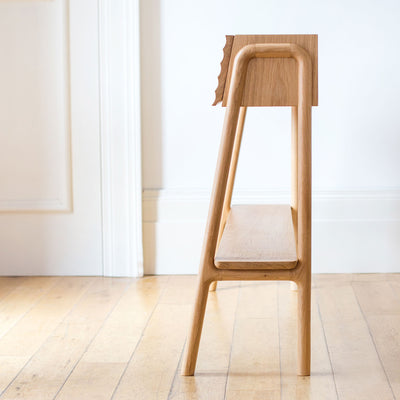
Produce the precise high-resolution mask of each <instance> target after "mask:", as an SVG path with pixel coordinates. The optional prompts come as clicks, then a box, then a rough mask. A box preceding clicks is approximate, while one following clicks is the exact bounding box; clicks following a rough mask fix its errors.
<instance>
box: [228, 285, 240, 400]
mask: <svg viewBox="0 0 400 400" xmlns="http://www.w3.org/2000/svg"><path fill="white" fill-rule="evenodd" d="M241 293H242V283H241V282H240V284H239V289H238V295H237V299H236V308H235V320H234V322H233V329H232V338H231V348H230V352H229V362H228V368H227V371H226V380H225V389H224V400H226V391H227V389H228V379H229V372H230V369H231V360H232V347H233V339H234V337H235V331H236V322H237V311H238V308H239V300H240V296H241Z"/></svg>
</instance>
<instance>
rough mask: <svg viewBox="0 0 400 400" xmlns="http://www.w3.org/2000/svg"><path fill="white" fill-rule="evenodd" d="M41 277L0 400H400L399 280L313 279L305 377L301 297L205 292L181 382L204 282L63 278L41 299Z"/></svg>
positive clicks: (31, 282)
mask: <svg viewBox="0 0 400 400" xmlns="http://www.w3.org/2000/svg"><path fill="white" fill-rule="evenodd" d="M35 279H37V278H32V277H27V278H25V279H23V280H22V279H21V281H20V282H21V285H18V287H19V289H21V290H19V291H18V293H19V294H20V297H19V298H18V297H17V295H16V293H15V297H14V302H15V303H19V302H21V304H24V298H25V294H27V296H26V300H28V299H30V300H31V301H32V308H31V309H30V311H28V312H27V313H25V314H24V315H23V316H21V319H20V320H19V321H18V322H17V323H16V325H15V326H19V328H18V329H16V328H12V329H11V331H13V332H14V336H15V341H14V343H12V342H11V341H9V340H10V339H7V342H8V344H9V346H10V347H9V351H8V355H7V354H6V353H5V352H3V353H2V355H0V369H1V374H0V389H1V392H0V393H1V394H0V399H1V400H4V399H11V398H12V399H16V398H24V399H29V400H43V399H46V398H54V391H56V392H58V395H57V397H56V399H58V400H60V399H68V400H69V399H81V398H82V399H85V400H86V399H89V400H90V399H96V400H111V398H113V400H115V399H118V398H126V399H159V400H172V399H181V400H224V399H245V400H248V399H259V398H272V399H274V398H277V399H281V400H293V399H298V400H304V399H310V400H320V399H324V400H325V399H326V400H334V399H338V400H354V399H363V400H369V399H373V400H376V399H383V400H385V399H392V400H393V399H395V398H399V390H400V387H399V380H398V377H399V376H400V370H399V368H400V366H399V362H398V360H399V357H400V340H399V338H400V330H399V326H400V325H399V324H400V319H399V317H400V314H399V312H398V311H399V310H398V305H399V303H400V298H399V292H398V289H399V288H400V286H399V284H400V274H362V275H359V274H356V275H352V274H347V275H346V274H339V275H338V274H331V275H329V274H327V275H314V278H313V279H314V287H313V297H312V313H311V318H312V335H313V341H312V349H313V351H312V369H311V376H309V377H299V376H297V371H296V354H295V349H296V342H297V340H296V334H295V327H296V324H297V316H296V313H297V312H296V308H297V296H296V293H294V292H291V291H290V290H289V284H288V282H278V283H277V282H221V283H220V286H219V290H218V291H217V292H214V293H211V294H209V304H208V308H207V315H206V317H205V321H204V334H203V338H202V342H201V351H200V353H199V357H198V366H197V371H196V372H197V373H196V375H195V376H193V377H192V376H191V377H182V376H180V375H179V369H178V362H179V358H180V355H181V354H182V346H183V337H184V333H185V331H186V329H187V325H188V317H189V313H190V312H189V307H190V306H191V305H192V301H193V298H194V296H193V295H194V293H193V290H194V288H195V284H196V277H194V276H182V277H181V276H171V277H169V276H154V277H146V278H143V279H138V280H131V279H130V280H129V282H130V283H128V284H129V286H128V287H127V289H126V291H125V292H123V286H124V284H123V283H121V280H120V279H115V278H102V279H101V280H103V279H104V280H105V282H103V283H102V284H101V283H100V281H99V278H95V277H92V278H71V277H69V278H63V277H59V278H56V281H57V282H56V284H55V286H52V285H53V284H54V280H53V279H54V278H40V279H39V280H40V281H41V283H40V286H41V287H43V288H47V287H49V288H48V289H45V293H43V297H42V298H40V299H39V301H38V300H37V299H35V298H34V297H32V296H31V294H32V293H31V292H30V290H31V289H33V288H34V287H39V286H38V285H39V280H38V281H37V282H35ZM46 280H48V282H47V283H46ZM9 282H10V285H12V280H10V281H9ZM82 284H83V286H82ZM120 285H121V286H120ZM12 287H13V286H12ZM24 287H26V289H24ZM78 288H79V289H78ZM4 289H6V286H4ZM14 289H15V287H14ZM14 289H13V290H14ZM13 290H11V292H13ZM82 290H83V292H82ZM11 292H10V293H11ZM117 293H119V294H117ZM180 294H182V295H180ZM119 296H122V297H119ZM68 305H69V308H68ZM110 308H112V311H111V313H110V312H108V311H109V310H110ZM15 310H16V312H17V314H18V313H19V311H18V306H17V307H16V308H15ZM50 310H52V311H51V312H50ZM153 311H154V312H153ZM9 313H10V315H11V316H12V309H11V308H10V309H9ZM90 314H93V315H92V316H91V315H90ZM18 315H19V314H18ZM39 326H43V327H46V332H47V335H45V331H44V330H42V329H41V328H40V327H39ZM99 326H100V329H99ZM51 328H53V329H52V330H51V331H50V329H51ZM118 328H119V329H118ZM18 332H20V333H18ZM35 332H37V334H38V337H37V338H36V339H37V340H39V342H36V343H42V345H41V346H39V347H38V348H36V350H35V349H33V348H32V344H33V343H32V338H31V336H34V333H35ZM9 335H10V334H9V333H7V334H6V335H5V337H9ZM44 337H45V339H44V341H43V338H44ZM68 337H69V338H70V339H71V340H69V339H68ZM73 338H74V339H73ZM24 340H25V341H26V344H25V343H24ZM0 341H1V339H0ZM57 343H58V344H57ZM62 343H64V344H65V346H64V345H63V344H62ZM84 343H89V345H86V346H84ZM28 349H31V350H30V352H29V353H28V352H27V350H28ZM3 350H4V348H3ZM18 354H19V355H18ZM67 354H69V355H70V356H71V358H68V357H66V356H67ZM79 354H81V355H82V358H80V361H79V362H78V363H76V366H75V368H73V371H72V373H71V374H68V373H67V374H66V371H68V370H71V367H70V364H71V363H73V361H74V360H75V361H76V360H77V358H76V357H77V356H78V358H79V357H80V356H79ZM27 357H29V358H30V357H32V362H30V363H28V364H27ZM69 360H70V362H69ZM34 365H35V366H36V367H35V368H33V366H34ZM39 367H40V368H39ZM40 371H41V372H40ZM15 376H18V377H19V378H17V379H16V380H14V378H15ZM228 376H229V377H228ZM59 377H63V379H59ZM22 378H23V379H22ZM13 382H15V383H13ZM17 382H19V383H20V384H21V385H22V386H19V385H16V383H17ZM39 383H40V384H39ZM225 385H226V390H225ZM7 386H9V390H8V391H7V392H4V389H5V388H6V387H7ZM17 387H19V388H20V389H17ZM11 388H12V389H11ZM113 393H114V394H113ZM50 394H53V395H52V396H50ZM112 396H114V397H112Z"/></svg>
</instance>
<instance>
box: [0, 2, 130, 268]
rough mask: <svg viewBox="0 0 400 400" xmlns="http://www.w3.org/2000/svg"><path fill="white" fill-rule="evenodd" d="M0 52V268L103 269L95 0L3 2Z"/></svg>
mask: <svg viewBox="0 0 400 400" xmlns="http://www.w3.org/2000/svg"><path fill="white" fill-rule="evenodd" d="M0 54H1V61H0V262H1V264H0V274H1V275H22V274H45V275H46V274H62V275H103V274H105V272H107V271H105V266H104V259H105V255H106V256H107V254H105V247H107V246H108V247H110V244H109V243H108V244H107V243H104V237H107V234H106V233H105V232H104V231H103V227H104V226H105V225H104V214H105V213H106V214H107V213H108V214H109V215H111V216H112V215H113V211H112V210H105V209H104V196H105V193H104V191H102V186H103V184H104V182H105V181H104V179H103V177H102V173H103V171H102V165H103V164H102V162H103V160H102V158H101V155H102V151H101V149H102V144H101V126H100V121H101V115H100V110H101V98H100V88H101V84H99V81H100V75H101V72H99V70H100V71H101V68H99V10H98V1H97V0H70V1H68V0H52V1H35V0H31V1H19V0H10V1H2V2H0ZM109 175H110V174H109ZM106 194H107V193H106ZM108 206H109V204H108ZM114 206H115V204H114ZM109 225H110V224H109ZM110 229H112V228H110ZM111 246H112V244H111ZM124 271H125V270H124ZM114 272H115V271H114ZM106 274H107V273H106ZM121 274H124V273H118V272H116V273H115V275H121ZM128 274H129V273H126V275H128Z"/></svg>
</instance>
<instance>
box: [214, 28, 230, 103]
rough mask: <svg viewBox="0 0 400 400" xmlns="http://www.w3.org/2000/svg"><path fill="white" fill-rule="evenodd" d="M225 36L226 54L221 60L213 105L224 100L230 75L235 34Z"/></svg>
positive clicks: (224, 50)
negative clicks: (229, 69) (227, 79)
mask: <svg viewBox="0 0 400 400" xmlns="http://www.w3.org/2000/svg"><path fill="white" fill-rule="evenodd" d="M225 38H226V43H225V46H224V49H223V53H224V55H223V58H222V61H221V71H220V73H219V75H218V86H217V88H216V89H215V100H214V103H213V106H215V105H217V104H218V103H219V102H221V101H222V99H223V97H224V91H225V85H226V78H227V76H228V68H229V61H230V58H231V51H232V45H233V38H234V36H231V35H226V36H225Z"/></svg>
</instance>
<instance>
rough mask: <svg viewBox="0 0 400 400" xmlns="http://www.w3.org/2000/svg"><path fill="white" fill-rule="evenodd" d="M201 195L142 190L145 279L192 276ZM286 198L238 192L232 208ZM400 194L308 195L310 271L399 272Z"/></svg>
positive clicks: (202, 215)
mask: <svg viewBox="0 0 400 400" xmlns="http://www.w3.org/2000/svg"><path fill="white" fill-rule="evenodd" d="M209 196H210V193H208V192H207V191H205V190H145V191H144V193H143V235H144V237H143V239H144V262H145V267H144V270H145V273H146V274H195V273H197V272H198V263H199V258H200V250H201V246H202V242H203V234H204V228H205V222H206V218H207V211H208V204H209ZM288 199H289V193H288V192H239V193H238V194H237V195H236V196H234V199H233V202H234V203H247V204H251V203H281V202H286V203H287V202H288ZM399 244H400V189H393V190H381V189H378V190H361V191H316V192H314V193H313V271H314V272H329V273H339V272H348V273H364V272H400V263H399V262H398V260H399V259H400V245H399Z"/></svg>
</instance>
